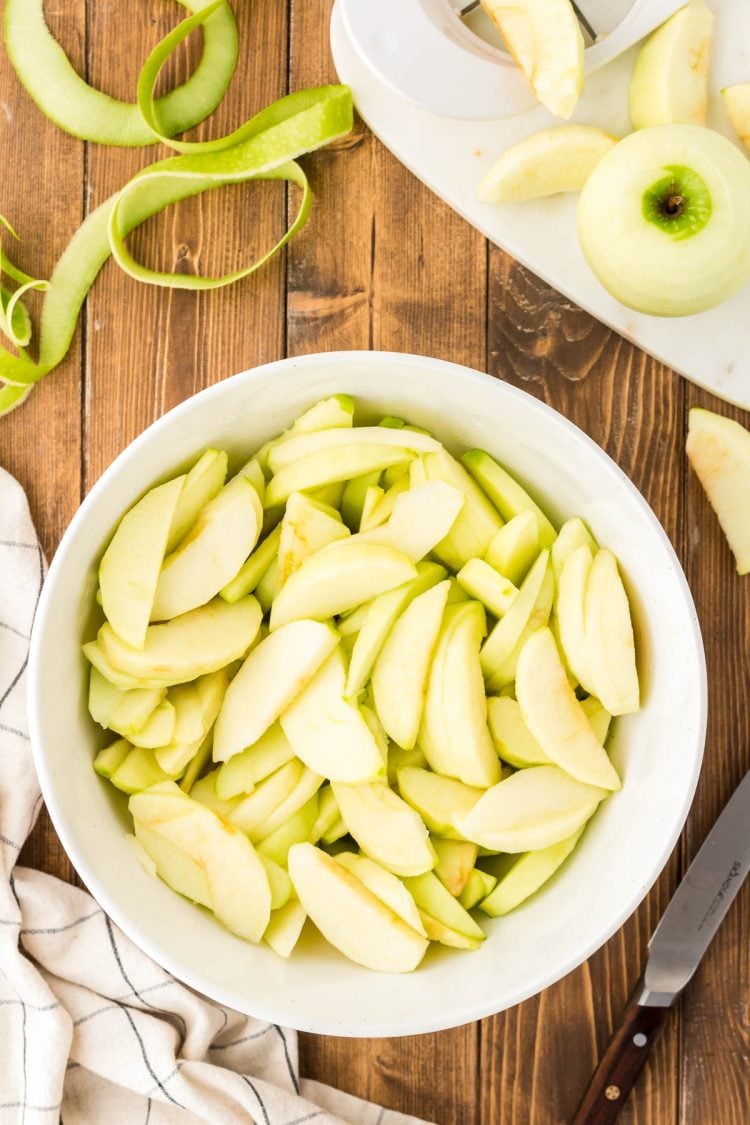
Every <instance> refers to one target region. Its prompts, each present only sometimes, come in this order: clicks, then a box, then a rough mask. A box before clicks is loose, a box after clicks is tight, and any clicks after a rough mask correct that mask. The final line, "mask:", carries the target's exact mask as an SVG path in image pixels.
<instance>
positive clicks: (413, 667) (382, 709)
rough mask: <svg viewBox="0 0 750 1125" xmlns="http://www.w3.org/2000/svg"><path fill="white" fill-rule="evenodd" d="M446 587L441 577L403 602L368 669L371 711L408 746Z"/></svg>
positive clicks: (423, 696) (421, 701)
mask: <svg viewBox="0 0 750 1125" xmlns="http://www.w3.org/2000/svg"><path fill="white" fill-rule="evenodd" d="M443 573H444V572H443ZM448 590H449V586H448V583H447V582H446V581H441V582H439V583H438V584H437V585H436V586H433V587H432V589H430V590H426V591H425V592H424V593H422V594H420V595H419V596H418V597H416V598H415V599H414V600H413V601H412V602H411V604H410V605H409V606H407V608H406V609H405V610H404V612H403V613H402V615H401V616H400V617H399V618H398V620H397V621H396V622H395V624H394V625H393V627H392V629H391V630H390V633H389V634H388V637H387V639H386V641H385V643H384V644H383V647H382V649H381V651H380V654H379V656H378V658H377V660H376V661H375V664H374V667H373V668H372V692H373V699H374V702H375V710H376V711H377V713H378V716H379V718H380V721H381V723H382V724H383V727H384V728H385V731H386V734H388V735H389V737H390V738H392V739H393V740H394V742H396V743H398V745H399V746H401V747H402V748H404V749H407V750H410V749H412V748H413V747H414V745H415V744H416V741H417V735H418V734H419V728H420V725H421V722H422V716H423V714H424V708H425V700H426V697H427V686H428V681H429V675H430V666H431V664H432V661H433V657H434V655H435V651H436V649H437V645H438V637H439V636H440V631H441V622H442V620H443V614H444V611H445V604H446V599H447V597H448ZM361 635H362V634H360V636H361ZM355 650H356V649H355ZM436 690H437V688H436Z"/></svg>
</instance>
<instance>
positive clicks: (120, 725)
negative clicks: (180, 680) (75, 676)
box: [89, 667, 167, 738]
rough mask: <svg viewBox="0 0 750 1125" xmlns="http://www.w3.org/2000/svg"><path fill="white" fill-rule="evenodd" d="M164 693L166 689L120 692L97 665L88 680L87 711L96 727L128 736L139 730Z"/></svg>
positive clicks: (137, 689)
mask: <svg viewBox="0 0 750 1125" xmlns="http://www.w3.org/2000/svg"><path fill="white" fill-rule="evenodd" d="M166 694H167V689H166V688H135V689H133V690H131V691H120V689H119V688H117V687H115V685H114V684H111V683H110V682H109V680H107V679H105V678H104V676H103V675H102V674H101V672H100V671H99V670H98V669H97V668H93V667H92V669H91V678H90V680H89V714H90V715H91V718H92V719H93V720H94V722H95V723H98V724H99V726H101V727H105V728H108V729H109V730H114V731H117V733H118V734H121V735H122V736H123V738H127V737H128V736H129V735H130V734H132V733H133V732H135V731H139V730H141V729H142V728H143V727H144V726H145V724H146V723H147V722H148V720H149V718H150V717H151V715H152V714H153V712H154V711H155V709H156V708H157V707H158V706H159V704H160V703H161V702H162V700H163V699H164V697H165V696H166Z"/></svg>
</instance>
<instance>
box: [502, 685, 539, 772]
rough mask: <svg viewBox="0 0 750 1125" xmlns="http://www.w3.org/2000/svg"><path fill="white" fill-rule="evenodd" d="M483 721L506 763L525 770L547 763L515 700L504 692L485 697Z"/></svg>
mask: <svg viewBox="0 0 750 1125" xmlns="http://www.w3.org/2000/svg"><path fill="white" fill-rule="evenodd" d="M487 721H488V723H489V728H490V734H491V735H492V741H493V742H494V743H495V749H496V750H497V753H498V755H499V757H500V758H502V760H503V761H504V762H507V763H508V765H509V766H514V767H515V768H516V769H525V768H526V767H527V766H544V765H548V764H549V763H550V758H549V756H548V755H547V754H545V752H544V750H543V749H542V747H541V746H540V745H539V743H538V742H537V740H536V739H535V738H534V736H533V734H532V733H531V731H530V730H529V728H528V727H527V726H526V723H525V722H524V719H523V715H522V714H521V708H520V706H519V705H518V702H517V701H516V700H515V699H511V698H510V696H507V695H493V696H492V697H491V698H490V699H488V700H487Z"/></svg>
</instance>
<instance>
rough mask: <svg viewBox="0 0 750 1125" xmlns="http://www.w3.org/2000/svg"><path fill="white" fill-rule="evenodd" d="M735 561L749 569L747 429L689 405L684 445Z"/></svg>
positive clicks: (741, 568) (743, 570) (740, 569)
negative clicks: (688, 418)
mask: <svg viewBox="0 0 750 1125" xmlns="http://www.w3.org/2000/svg"><path fill="white" fill-rule="evenodd" d="M686 450H687V455H688V457H689V459H690V464H691V465H692V466H693V469H694V470H695V472H696V473H697V475H698V479H699V480H700V482H701V484H702V485H703V487H704V489H705V491H706V495H707V496H708V499H709V502H710V504H711V507H712V508H713V510H714V511H715V512H716V515H717V516H718V519H719V523H720V524H721V529H722V531H723V532H724V534H725V535H726V537H727V539H728V541H729V546H730V547H731V549H732V552H733V554H734V557H735V559H736V561H737V572H738V574H748V573H749V572H750V431H748V430H746V429H745V427H744V426H741V425H740V423H739V422H735V421H734V420H733V419H732V418H726V417H723V416H722V415H720V414H714V413H713V412H712V411H710V410H699V409H697V408H695V407H694V408H693V409H692V410H691V411H690V424H689V427H688V438H687V445H686Z"/></svg>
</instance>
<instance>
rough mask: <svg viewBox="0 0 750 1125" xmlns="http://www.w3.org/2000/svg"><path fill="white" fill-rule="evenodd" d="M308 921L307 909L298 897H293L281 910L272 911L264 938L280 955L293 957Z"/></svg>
mask: <svg viewBox="0 0 750 1125" xmlns="http://www.w3.org/2000/svg"><path fill="white" fill-rule="evenodd" d="M306 921H307V911H306V910H305V908H304V906H303V905H302V903H301V902H300V901H299V899H297V898H292V899H290V900H289V902H288V903H287V904H286V906H282V907H281V908H280V909H279V910H274V911H272V913H271V921H270V922H269V923H268V925H267V926H266V932H265V933H264V934H263V940H264V941H266V942H268V944H269V945H270V946H271V949H272V950H273V951H274V953H276V954H278V956H279V957H284V958H287V957H291V955H292V952H293V950H294V947H295V945H296V944H297V942H298V941H299V939H300V934H301V933H302V929H303V927H304V925H305V922H306Z"/></svg>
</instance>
